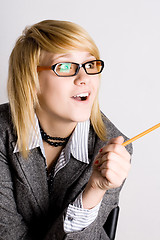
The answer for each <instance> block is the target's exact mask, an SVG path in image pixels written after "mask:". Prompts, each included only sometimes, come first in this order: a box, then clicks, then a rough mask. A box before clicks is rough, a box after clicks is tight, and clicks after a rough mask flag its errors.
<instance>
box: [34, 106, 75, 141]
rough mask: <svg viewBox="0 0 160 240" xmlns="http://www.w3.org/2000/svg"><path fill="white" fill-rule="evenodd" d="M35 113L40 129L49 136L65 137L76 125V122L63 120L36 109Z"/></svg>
mask: <svg viewBox="0 0 160 240" xmlns="http://www.w3.org/2000/svg"><path fill="white" fill-rule="evenodd" d="M36 114H37V117H38V120H39V122H40V125H41V127H42V129H43V130H44V131H45V132H46V133H47V134H48V135H50V136H54V137H61V138H66V137H68V136H69V135H70V134H71V133H72V132H73V130H74V128H75V127H76V125H77V123H76V122H71V121H64V120H62V119H60V118H58V119H57V118H56V117H54V116H53V115H49V114H47V113H46V112H45V113H44V112H43V111H42V110H40V109H37V110H36Z"/></svg>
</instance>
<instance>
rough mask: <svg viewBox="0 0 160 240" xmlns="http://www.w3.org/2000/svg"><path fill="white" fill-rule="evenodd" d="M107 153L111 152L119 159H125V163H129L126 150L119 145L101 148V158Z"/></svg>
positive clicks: (128, 155)
mask: <svg viewBox="0 0 160 240" xmlns="http://www.w3.org/2000/svg"><path fill="white" fill-rule="evenodd" d="M109 152H113V153H115V154H117V155H119V156H121V157H123V158H124V159H126V160H127V161H130V158H131V156H130V154H129V152H128V151H127V150H126V148H125V147H124V146H122V145H120V144H109V145H106V146H105V147H104V148H103V151H102V155H101V156H102V157H103V156H104V155H105V154H106V153H109Z"/></svg>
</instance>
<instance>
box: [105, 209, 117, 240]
mask: <svg viewBox="0 0 160 240" xmlns="http://www.w3.org/2000/svg"><path fill="white" fill-rule="evenodd" d="M119 209H120V208H119V206H117V207H116V208H113V209H112V211H111V212H110V214H109V216H108V218H107V220H106V222H105V224H104V226H103V228H104V230H105V231H106V233H107V235H108V237H109V238H110V240H114V239H115V235H116V229H117V222H118V216H119Z"/></svg>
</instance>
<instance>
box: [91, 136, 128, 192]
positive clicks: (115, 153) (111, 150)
mask: <svg viewBox="0 0 160 240" xmlns="http://www.w3.org/2000/svg"><path fill="white" fill-rule="evenodd" d="M123 142H124V138H123V137H122V136H119V137H117V138H114V139H112V140H111V141H110V142H109V143H108V144H107V145H106V146H105V147H103V148H102V149H101V150H100V152H99V154H98V155H97V157H96V159H95V161H94V165H93V173H92V175H91V178H90V180H89V182H90V186H92V188H94V189H95V188H100V189H101V190H105V191H106V190H108V189H112V188H116V187H119V186H120V185H121V184H122V183H123V181H124V180H125V178H126V177H127V176H128V172H129V169H130V158H131V156H130V154H129V153H128V151H127V150H126V149H125V147H124V146H122V143H123Z"/></svg>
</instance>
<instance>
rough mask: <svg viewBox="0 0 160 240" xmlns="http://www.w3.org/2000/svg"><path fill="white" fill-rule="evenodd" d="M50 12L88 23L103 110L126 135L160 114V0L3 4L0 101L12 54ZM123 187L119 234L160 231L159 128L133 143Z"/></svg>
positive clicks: (154, 235)
mask: <svg viewBox="0 0 160 240" xmlns="http://www.w3.org/2000/svg"><path fill="white" fill-rule="evenodd" d="M44 19H60V20H70V21H73V22H76V23H78V24H80V25H81V26H83V27H84V28H85V29H86V30H87V31H88V32H89V33H90V35H91V36H92V37H93V39H94V40H95V42H96V44H97V45H98V47H99V49H100V52H101V58H102V59H103V60H104V61H105V70H104V72H103V75H102V83H101V89H100V104H101V109H102V111H103V112H104V113H105V114H106V115H107V116H108V118H109V119H110V120H111V121H112V122H114V123H115V125H116V126H117V127H118V128H119V129H120V130H121V131H122V132H123V133H124V134H126V135H127V136H128V137H130V138H131V137H133V136H135V135H137V134H138V133H140V132H142V131H144V130H146V129H148V128H150V127H152V126H153V125H155V124H157V123H159V122H160V107H159V102H160V96H159V92H160V1H159V0H157V1H156V0H134V1H129V0H121V1H120V0H96V1H94V0H81V1H75V0H61V1H53V0H45V1H41V0H39V1H38V0H34V1H33V0H23V1H22V0H14V1H11V0H10V1H9V0H5V1H1V6H0V103H4V102H6V101H7V94H6V82H7V71H8V58H9V55H10V52H11V50H12V48H13V46H14V43H15V41H16V39H17V38H18V36H19V35H20V34H21V33H22V30H23V29H24V28H25V26H26V25H31V24H34V23H36V22H38V21H41V20H44ZM133 146H134V155H133V158H132V169H131V171H130V174H129V177H128V179H127V181H126V184H125V187H124V188H123V191H122V192H121V199H120V207H121V211H120V217H119V223H118V228H117V235H116V239H117V240H135V239H136V240H144V239H145V240H151V239H154V240H159V239H160V230H159V226H160V216H159V215H160V207H159V202H160V176H159V171H160V170H159V169H160V154H159V150H160V129H157V130H155V131H154V132H152V133H150V134H148V135H146V136H145V137H143V138H141V139H139V140H137V141H136V142H135V143H134V144H133Z"/></svg>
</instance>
